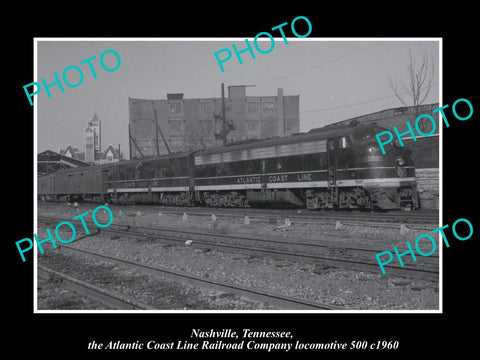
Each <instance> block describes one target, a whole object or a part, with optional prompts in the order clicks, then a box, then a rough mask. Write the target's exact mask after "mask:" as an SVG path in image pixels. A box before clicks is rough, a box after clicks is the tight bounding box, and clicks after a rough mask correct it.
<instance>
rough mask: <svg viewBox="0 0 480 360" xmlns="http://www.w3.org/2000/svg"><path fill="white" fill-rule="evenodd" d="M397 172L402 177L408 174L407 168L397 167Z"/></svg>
mask: <svg viewBox="0 0 480 360" xmlns="http://www.w3.org/2000/svg"><path fill="white" fill-rule="evenodd" d="M397 174H398V176H400V177H405V176H407V170H406V169H405V168H397Z"/></svg>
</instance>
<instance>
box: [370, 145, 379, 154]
mask: <svg viewBox="0 0 480 360" xmlns="http://www.w3.org/2000/svg"><path fill="white" fill-rule="evenodd" d="M376 151H377V147H375V146H370V147H369V148H368V152H370V153H374V152H376Z"/></svg>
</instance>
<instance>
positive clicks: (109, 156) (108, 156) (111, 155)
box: [107, 152, 113, 162]
mask: <svg viewBox="0 0 480 360" xmlns="http://www.w3.org/2000/svg"><path fill="white" fill-rule="evenodd" d="M107 162H113V154H112V153H111V152H109V153H108V154H107Z"/></svg>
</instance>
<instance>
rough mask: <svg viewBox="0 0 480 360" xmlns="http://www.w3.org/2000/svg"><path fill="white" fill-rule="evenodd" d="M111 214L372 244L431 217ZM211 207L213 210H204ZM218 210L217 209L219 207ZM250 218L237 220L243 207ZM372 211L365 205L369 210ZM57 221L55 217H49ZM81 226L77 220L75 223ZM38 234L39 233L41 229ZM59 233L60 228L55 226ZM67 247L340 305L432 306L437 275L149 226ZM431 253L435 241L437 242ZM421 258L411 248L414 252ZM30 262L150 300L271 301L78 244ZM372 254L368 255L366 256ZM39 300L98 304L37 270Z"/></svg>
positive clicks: (195, 227)
mask: <svg viewBox="0 0 480 360" xmlns="http://www.w3.org/2000/svg"><path fill="white" fill-rule="evenodd" d="M93 208H95V205H94V204H80V209H79V211H78V212H77V211H75V210H74V209H73V208H72V207H70V206H68V205H67V204H64V203H59V204H42V203H39V206H38V215H39V216H52V217H63V218H65V219H71V218H72V217H73V216H76V215H78V214H79V213H82V212H84V211H87V210H92V209H93ZM111 209H112V211H113V214H114V224H122V225H129V226H131V227H142V226H144V227H156V228H162V227H167V228H169V229H179V230H189V231H199V232H209V233H215V234H222V235H246V236H250V237H255V236H256V237H267V238H275V239H288V240H291V241H299V242H304V241H308V242H314V241H315V240H318V241H320V240H322V241H329V242H338V243H342V244H361V245H363V246H372V247H374V248H376V249H383V250H390V251H392V248H393V246H399V249H400V248H401V247H403V246H405V242H406V241H407V240H410V242H412V241H414V240H415V239H416V238H417V237H418V236H419V235H421V234H425V233H430V232H431V230H432V229H435V228H437V227H438V226H436V225H434V224H422V223H415V224H406V226H407V227H406V228H405V227H402V231H400V224H399V223H393V222H385V223H377V222H359V221H356V220H354V215H353V216H352V220H351V221H350V220H348V219H347V218H344V217H342V220H340V222H337V221H334V220H321V219H320V218H319V219H317V220H315V219H312V218H310V217H307V216H306V217H305V218H302V216H301V215H302V213H304V214H306V215H307V214H309V212H308V210H299V211H296V214H297V216H296V217H294V218H293V217H292V218H289V220H287V221H285V218H286V217H288V215H287V216H284V215H279V214H277V215H275V216H270V217H262V216H259V215H258V216H256V214H258V213H257V212H251V213H249V210H248V209H244V210H243V212H239V213H238V215H237V216H233V215H222V210H221V209H209V210H205V211H206V212H207V213H204V214H203V215H193V214H192V213H191V212H189V209H188V208H185V209H184V210H181V211H185V212H186V213H187V214H188V215H187V216H184V215H183V214H182V213H181V211H180V212H169V211H168V209H165V208H159V207H144V209H143V208H138V209H133V208H129V207H128V206H126V207H118V206H111ZM211 214H215V216H216V219H214V217H212V216H211ZM225 214H226V212H225ZM245 214H246V215H248V216H249V220H250V222H249V223H248V221H247V224H246V223H245V218H244V215H245ZM371 215H372V217H375V214H371ZM56 223H58V222H56ZM56 223H54V222H50V224H49V225H46V224H43V223H41V222H39V224H38V236H39V239H43V238H45V237H46V235H45V227H49V228H50V229H52V228H54V227H55V225H56ZM79 229H81V225H80V223H79V222H78V228H77V231H79ZM42 236H43V237H42ZM65 238H67V239H68V238H69V236H65ZM68 245H69V246H70V247H74V248H78V249H84V250H90V251H94V252H97V253H101V254H105V255H109V256H113V257H117V258H123V259H129V260H131V261H135V262H139V263H142V264H146V265H149V266H153V267H162V268H167V269H171V270H173V271H181V272H184V273H188V274H192V275H195V276H199V277H202V278H206V279H211V280H212V281H220V282H223V283H231V284H236V285H241V286H245V287H248V288H255V289H261V290H263V291H269V292H271V293H275V294H282V295H285V296H290V297H295V298H302V299H307V300H310V301H315V302H319V303H322V304H327V305H331V306H335V307H338V308H340V309H346V310H438V308H439V282H438V281H430V280H426V279H418V278H409V277H403V276H396V275H390V274H388V273H387V274H386V275H382V273H381V271H380V268H379V267H377V271H360V270H353V269H349V268H345V267H332V266H330V265H328V264H327V265H325V264H319V263H310V262H302V261H298V260H290V259H288V258H284V259H278V258H272V257H269V256H259V255H256V254H253V255H252V254H245V253H235V252H229V251H220V250H218V249H216V248H213V247H211V248H209V247H208V246H201V247H199V246H196V241H195V239H193V240H191V241H185V242H179V243H176V244H175V243H168V242H163V241H161V239H157V238H155V237H154V236H145V237H143V238H142V237H132V236H129V234H127V233H126V234H110V233H107V232H104V231H101V232H100V234H98V235H93V236H88V237H85V238H82V239H79V240H78V241H73V242H72V243H71V244H68ZM437 254H438V250H437ZM424 259H426V258H422V257H419V258H418V260H417V263H418V262H422V261H423V260H424ZM38 263H39V264H40V265H44V266H46V267H49V268H51V269H54V270H56V271H58V272H62V273H65V274H67V275H69V276H72V277H74V278H77V279H80V280H84V281H88V282H92V283H95V284H97V286H102V287H105V288H108V290H109V291H112V292H115V293H119V294H121V295H122V296H124V297H128V298H132V299H135V300H136V301H138V302H140V303H143V304H146V305H148V306H150V307H152V308H155V309H158V310H279V309H280V310H281V308H279V307H278V306H276V305H274V304H271V303H269V302H262V301H258V300H251V299H249V298H247V297H243V296H239V295H237V294H234V293H229V292H225V291H219V290H213V289H211V288H203V287H201V286H198V285H192V284H188V283H182V282H179V281H173V280H166V279H162V278H159V277H158V276H154V275H151V274H145V273H143V272H141V271H138V270H135V269H129V268H125V267H122V266H119V265H117V264H113V263H110V262H108V261H107V260H105V261H103V260H98V259H96V258H92V257H89V256H88V255H87V254H78V253H75V252H74V251H70V250H68V249H66V247H61V248H60V249H49V250H46V251H45V254H43V255H41V254H40V253H38ZM372 263H376V259H375V258H373V259H372ZM37 285H38V286H37V291H38V294H37V301H38V309H39V310H61V309H62V310H95V309H98V310H103V309H109V308H108V306H106V305H104V304H102V303H97V302H95V301H92V300H91V299H84V297H83V296H81V295H78V294H76V293H74V292H72V291H71V290H68V289H62V286H61V284H60V283H55V282H52V281H47V280H45V279H39V281H38V284H37Z"/></svg>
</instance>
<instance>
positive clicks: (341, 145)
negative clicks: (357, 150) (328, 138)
mask: <svg viewBox="0 0 480 360" xmlns="http://www.w3.org/2000/svg"><path fill="white" fill-rule="evenodd" d="M338 147H339V148H340V149H347V148H349V147H350V144H349V142H348V138H347V137H345V136H344V137H341V138H340V139H339V142H338Z"/></svg>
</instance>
